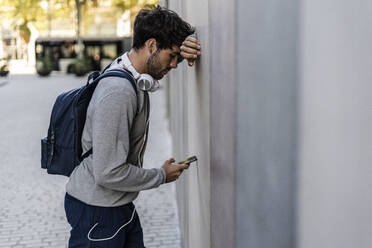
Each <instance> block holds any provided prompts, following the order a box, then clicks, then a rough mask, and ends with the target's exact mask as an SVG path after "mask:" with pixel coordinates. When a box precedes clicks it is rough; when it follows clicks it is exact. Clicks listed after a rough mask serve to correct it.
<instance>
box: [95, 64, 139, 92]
mask: <svg viewBox="0 0 372 248" xmlns="http://www.w3.org/2000/svg"><path fill="white" fill-rule="evenodd" d="M106 77H120V78H125V79H127V80H128V81H129V82H130V83H131V85H132V87H133V89H134V91H135V92H136V94H137V93H138V92H137V87H136V83H135V81H134V78H133V76H132V73H131V72H130V71H128V70H121V69H112V70H109V71H105V72H103V73H102V74H101V75H100V76H99V77H97V78H96V79H95V80H94V81H95V82H98V81H100V80H101V79H103V78H106Z"/></svg>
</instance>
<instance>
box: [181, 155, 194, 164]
mask: <svg viewBox="0 0 372 248" xmlns="http://www.w3.org/2000/svg"><path fill="white" fill-rule="evenodd" d="M197 160H198V159H197V158H196V156H192V157H189V158H187V159H185V160H182V161H180V162H177V164H191V163H192V162H195V161H197Z"/></svg>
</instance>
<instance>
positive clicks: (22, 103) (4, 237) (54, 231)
mask: <svg viewBox="0 0 372 248" xmlns="http://www.w3.org/2000/svg"><path fill="white" fill-rule="evenodd" d="M7 81H9V83H7V84H5V85H3V86H2V87H0V115H1V116H2V118H1V120H0V137H1V139H0V190H1V193H0V247H7V248H9V247H26V248H27V247H30V248H31V247H48V248H49V247H53V248H63V247H67V246H66V244H67V240H68V236H69V226H68V224H67V222H66V220H65V214H64V209H63V198H64V194H65V184H66V181H67V178H66V177H63V176H52V175H48V174H46V171H44V170H41V169H40V162H39V161H40V138H42V137H43V136H45V134H46V132H47V128H48V124H49V117H50V111H51V108H52V105H53V103H54V100H55V98H56V96H57V95H58V94H59V93H61V92H62V91H65V90H68V89H71V88H75V87H78V86H80V85H82V84H83V83H85V82H84V81H85V78H76V77H74V76H65V75H54V76H52V77H49V78H40V77H38V76H36V75H10V76H9V77H8V78H7ZM164 99H165V97H164V92H163V91H158V92H156V93H154V94H152V110H153V111H152V120H151V122H150V134H149V142H148V146H147V152H146V156H145V163H144V166H145V167H148V168H151V167H160V166H161V165H162V163H163V162H164V161H165V160H166V159H168V158H169V156H170V154H171V151H170V149H171V145H170V137H169V133H168V129H167V127H166V125H167V121H166V120H165V113H164V112H165V109H164V104H165V103H164ZM135 204H136V206H137V211H138V214H139V215H140V218H141V222H142V226H143V230H144V239H145V246H146V247H147V248H160V247H162V248H163V247H165V248H179V247H180V238H179V237H180V235H179V227H178V218H177V215H176V210H175V189H174V184H166V185H162V186H160V187H159V188H158V189H153V190H149V191H144V192H142V193H141V194H140V197H139V198H138V199H137V200H136V201H135Z"/></svg>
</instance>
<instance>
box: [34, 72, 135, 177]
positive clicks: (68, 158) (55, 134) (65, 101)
mask: <svg viewBox="0 0 372 248" xmlns="http://www.w3.org/2000/svg"><path fill="white" fill-rule="evenodd" d="M129 73H130V72H128V71H124V70H120V69H114V70H110V71H107V72H105V70H104V71H103V73H102V74H100V73H99V72H98V71H96V72H93V73H92V74H90V75H89V77H88V80H87V84H86V85H85V86H82V87H80V88H77V89H73V90H70V91H68V92H65V93H62V94H61V95H59V96H58V97H57V100H56V102H55V103H54V106H53V110H52V115H51V117H50V124H49V129H48V136H47V137H45V138H44V139H42V140H41V168H43V169H47V172H48V173H49V174H56V175H64V176H70V175H71V173H72V171H73V170H74V168H75V167H76V166H78V165H79V164H80V162H81V161H83V160H84V158H86V157H88V156H89V155H90V154H92V152H93V149H90V150H89V151H87V152H86V153H85V154H82V153H83V149H82V146H81V136H82V133H83V129H84V125H85V119H86V114H87V109H88V105H89V102H90V100H91V98H92V95H93V92H94V90H95V88H96V87H97V85H98V83H99V81H100V80H101V79H103V78H106V77H121V78H126V79H128V80H129V82H130V83H131V85H132V86H133V89H134V90H135V91H136V93H137V88H136V85H135V82H134V79H133V77H132V76H131V75H129ZM92 79H93V81H92V82H91V83H89V81H90V80H92Z"/></svg>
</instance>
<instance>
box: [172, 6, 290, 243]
mask: <svg viewBox="0 0 372 248" xmlns="http://www.w3.org/2000/svg"><path fill="white" fill-rule="evenodd" d="M168 4H169V5H168V6H169V8H170V9H173V10H175V11H177V12H178V13H179V14H180V15H181V16H182V17H183V18H184V19H186V20H187V21H189V22H190V23H191V24H193V25H195V26H196V29H197V33H198V38H199V40H200V41H201V43H202V56H201V59H200V60H199V61H198V62H197V66H196V67H195V68H188V67H187V65H186V64H185V63H183V64H182V65H180V66H181V68H179V69H178V70H175V71H174V72H172V73H171V74H170V76H169V92H170V104H169V106H170V120H171V132H172V136H173V145H174V154H175V156H176V158H177V159H182V158H184V157H186V156H188V155H193V154H196V155H197V156H198V157H199V165H198V166H192V167H191V169H190V171H188V172H186V173H185V174H184V175H183V178H182V179H181V180H180V181H179V182H178V184H177V186H178V187H177V189H178V196H179V210H180V219H181V222H182V234H183V244H184V247H193V248H205V247H224V248H226V247H248V246H249V247H267V248H269V247H283V248H290V247H293V245H294V217H293V216H294V203H295V200H294V194H295V191H294V187H293V185H294V180H295V178H294V175H295V170H294V163H295V161H296V158H295V155H296V149H295V140H296V85H295V82H296V76H297V70H296V64H297V60H296V58H297V57H296V49H297V48H296V41H297V26H296V23H297V15H296V13H297V12H296V11H297V5H296V1H294V0H285V1H282V2H281V3H280V4H279V3H275V1H269V2H265V3H262V1H259V0H256V1H249V2H246V1H243V0H241V1H240V0H237V1H233V2H226V1H222V0H214V1H192V0H190V1H169V2H168ZM278 40H279V41H278ZM279 128H280V132H277V131H278V129H279Z"/></svg>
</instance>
